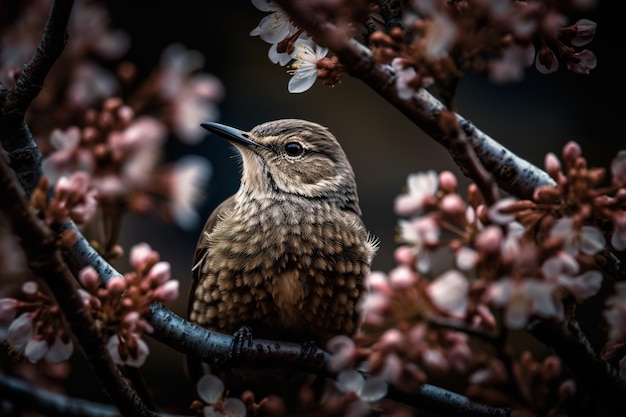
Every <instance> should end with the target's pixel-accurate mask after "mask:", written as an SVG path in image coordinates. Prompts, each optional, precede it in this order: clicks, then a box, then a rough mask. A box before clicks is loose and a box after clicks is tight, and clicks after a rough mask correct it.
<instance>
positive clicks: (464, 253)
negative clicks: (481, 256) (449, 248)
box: [454, 246, 478, 271]
mask: <svg viewBox="0 0 626 417" xmlns="http://www.w3.org/2000/svg"><path fill="white" fill-rule="evenodd" d="M454 257H455V260H456V266H457V267H458V268H459V269H461V270H463V271H468V270H470V269H472V268H474V266H476V262H477V261H478V252H476V251H475V250H474V249H472V248H468V247H467V246H462V247H461V248H459V249H458V250H457V251H456V252H455V254H454Z"/></svg>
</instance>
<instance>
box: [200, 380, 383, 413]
mask: <svg viewBox="0 0 626 417" xmlns="http://www.w3.org/2000/svg"><path fill="white" fill-rule="evenodd" d="M196 390H197V392H198V396H199V397H200V400H195V401H194V402H193V403H192V404H191V406H190V409H191V410H192V411H193V412H194V413H195V415H196V416H198V417H245V416H246V415H251V416H257V415H263V416H265V417H284V416H285V415H286V409H287V408H286V404H285V402H284V400H283V399H282V398H280V397H278V396H268V397H265V398H262V399H261V400H260V401H259V402H256V400H255V398H254V394H253V393H252V392H251V391H245V392H244V393H243V394H242V395H241V398H235V397H227V396H226V395H225V393H224V383H223V382H222V380H221V379H220V378H218V377H217V376H215V375H213V374H206V375H203V376H202V377H201V378H200V379H199V380H198V383H197V384H196ZM386 394H387V383H386V382H385V381H384V380H383V379H382V378H380V377H376V376H374V377H370V378H364V377H363V375H362V374H361V373H360V372H358V371H356V370H345V371H342V372H340V373H339V375H338V377H337V380H336V383H335V385H334V386H328V387H327V389H326V391H325V392H324V395H323V397H324V400H323V401H322V402H320V401H318V400H316V399H315V398H314V397H315V395H314V394H313V392H312V390H311V388H310V387H303V388H302V389H301V392H300V393H299V402H298V406H299V410H300V414H299V415H303V416H306V415H310V416H318V415H319V416H322V415H323V416H348V415H349V416H354V417H356V416H364V415H366V414H367V413H369V411H370V410H371V408H370V407H371V405H372V404H376V403H377V402H378V401H380V400H381V399H382V398H384V397H385V395H386ZM385 415H389V416H391V414H385Z"/></svg>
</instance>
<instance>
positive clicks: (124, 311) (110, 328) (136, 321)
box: [79, 243, 179, 367]
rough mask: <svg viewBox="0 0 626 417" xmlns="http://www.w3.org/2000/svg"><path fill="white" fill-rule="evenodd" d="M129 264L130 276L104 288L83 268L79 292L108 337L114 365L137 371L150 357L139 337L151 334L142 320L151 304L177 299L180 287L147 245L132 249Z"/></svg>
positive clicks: (93, 272)
mask: <svg viewBox="0 0 626 417" xmlns="http://www.w3.org/2000/svg"><path fill="white" fill-rule="evenodd" d="M130 263H131V265H132V267H133V271H132V272H129V273H126V274H124V276H116V277H112V278H109V280H108V281H107V282H106V285H105V286H104V287H102V286H101V285H100V277H99V275H98V273H97V272H96V270H95V269H94V268H93V267H91V266H88V267H86V268H84V269H83V270H82V271H81V273H80V276H79V282H80V283H81V285H82V288H81V289H80V290H79V291H80V293H81V296H82V297H83V300H84V303H85V306H86V307H87V308H88V309H89V310H90V311H91V314H92V315H93V316H94V318H95V320H96V325H97V326H98V328H99V330H100V331H101V332H102V334H104V335H106V336H108V338H109V339H108V343H107V348H108V350H109V353H110V354H111V357H112V358H113V359H114V361H115V362H116V363H118V364H124V365H130V366H134V367H140V366H141V365H143V363H144V362H145V360H146V358H147V356H148V353H149V350H148V345H147V344H146V343H145V342H144V341H143V340H142V339H141V336H142V334H143V332H148V333H151V332H152V327H151V326H150V324H149V323H148V322H147V321H145V319H144V318H143V317H144V316H145V315H146V314H147V313H148V311H149V309H150V304H151V303H155V302H156V303H164V302H169V301H173V300H175V299H176V298H178V287H179V283H178V281H177V280H173V279H171V274H170V264H169V263H168V262H164V261H160V260H159V254H158V253H157V252H155V251H154V250H152V249H151V248H150V246H149V245H148V244H146V243H141V244H138V245H135V246H133V247H132V248H131V251H130Z"/></svg>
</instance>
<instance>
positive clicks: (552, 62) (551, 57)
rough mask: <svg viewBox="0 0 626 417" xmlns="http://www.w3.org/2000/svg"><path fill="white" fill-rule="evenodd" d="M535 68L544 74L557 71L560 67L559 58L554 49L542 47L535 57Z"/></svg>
mask: <svg viewBox="0 0 626 417" xmlns="http://www.w3.org/2000/svg"><path fill="white" fill-rule="evenodd" d="M535 68H537V71H539V72H540V73H542V74H550V73H553V72H556V71H557V70H558V69H559V59H558V58H557V57H556V54H555V53H554V51H553V50H552V49H550V48H548V47H544V48H541V49H539V52H538V53H537V56H536V57H535Z"/></svg>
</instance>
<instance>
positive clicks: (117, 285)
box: [107, 277, 126, 295]
mask: <svg viewBox="0 0 626 417" xmlns="http://www.w3.org/2000/svg"><path fill="white" fill-rule="evenodd" d="M107 289H108V290H109V291H110V292H111V294H115V295H120V294H122V293H123V292H124V290H125V289H126V281H125V280H124V278H122V277H113V278H111V279H109V282H107Z"/></svg>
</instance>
